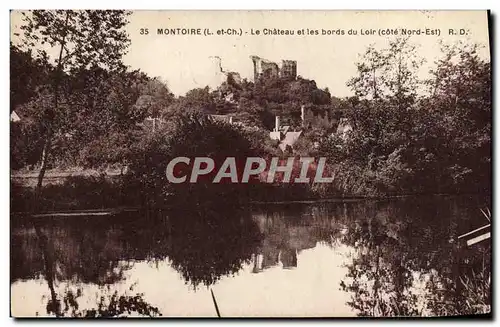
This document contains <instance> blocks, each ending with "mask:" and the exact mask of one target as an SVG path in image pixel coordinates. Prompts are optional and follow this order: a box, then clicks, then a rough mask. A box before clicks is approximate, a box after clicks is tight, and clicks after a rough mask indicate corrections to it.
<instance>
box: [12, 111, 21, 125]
mask: <svg viewBox="0 0 500 327" xmlns="http://www.w3.org/2000/svg"><path fill="white" fill-rule="evenodd" d="M10 121H11V122H13V123H17V122H20V121H21V117H19V115H18V114H17V113H16V111H15V110H13V111H12V112H11V113H10Z"/></svg>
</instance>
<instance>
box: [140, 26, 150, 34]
mask: <svg viewBox="0 0 500 327" xmlns="http://www.w3.org/2000/svg"><path fill="white" fill-rule="evenodd" d="M139 34H141V35H148V34H149V29H147V28H141V29H140V31H139Z"/></svg>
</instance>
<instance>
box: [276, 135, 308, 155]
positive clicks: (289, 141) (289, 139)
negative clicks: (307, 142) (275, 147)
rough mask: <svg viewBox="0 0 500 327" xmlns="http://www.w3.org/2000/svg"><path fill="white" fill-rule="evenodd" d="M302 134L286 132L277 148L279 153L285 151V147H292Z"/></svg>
mask: <svg viewBox="0 0 500 327" xmlns="http://www.w3.org/2000/svg"><path fill="white" fill-rule="evenodd" d="M301 134H302V131H300V132H288V133H286V134H285V138H284V139H283V140H281V142H280V144H279V147H280V149H281V151H285V150H286V147H287V145H289V146H291V147H293V145H294V144H295V142H297V140H298V139H299V137H300V135H301Z"/></svg>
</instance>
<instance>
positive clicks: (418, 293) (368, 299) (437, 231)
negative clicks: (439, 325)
mask: <svg viewBox="0 0 500 327" xmlns="http://www.w3.org/2000/svg"><path fill="white" fill-rule="evenodd" d="M352 209H353V211H352V213H351V215H353V216H357V217H362V218H360V219H356V220H354V221H352V222H351V223H350V224H349V226H348V232H347V233H346V234H345V235H344V236H343V237H342V243H344V244H347V245H349V246H352V247H354V248H355V249H356V254H355V256H354V258H353V259H352V263H350V264H348V265H347V268H348V273H347V275H346V278H345V279H344V280H342V281H341V288H342V289H343V290H344V291H347V292H349V293H351V294H352V301H351V302H350V303H349V305H350V306H352V307H353V308H354V309H356V310H357V312H358V314H359V315H361V316H420V315H439V316H443V315H457V314H459V315H460V314H461V315H463V314H474V313H484V312H487V311H488V309H486V307H488V308H489V303H490V302H489V301H490V300H489V295H488V294H489V292H490V291H489V286H488V285H485V283H486V284H488V283H489V273H488V272H489V271H490V269H491V268H490V266H489V262H490V259H489V250H486V251H482V250H481V249H480V248H481V247H479V248H475V249H467V248H465V247H464V246H463V245H461V244H460V243H458V242H457V241H456V236H457V235H459V234H460V233H459V231H458V228H459V226H463V225H467V224H464V222H465V221H466V219H470V218H468V217H467V215H468V214H469V213H467V212H461V211H459V210H457V209H458V208H457V207H455V206H454V205H440V206H436V203H435V202H432V201H425V200H422V201H421V202H420V203H418V204H415V203H410V202H407V201H401V202H399V203H396V204H394V203H391V205H387V204H383V203H372V204H371V205H363V206H359V207H354V208H352ZM486 246H487V247H488V245H486ZM479 253H482V254H481V255H478V254H479ZM480 258H482V259H480ZM481 263H482V264H485V265H483V266H481ZM478 268H481V269H479V270H478ZM477 271H481V272H482V275H481V278H478V275H477V274H476V278H475V279H474V282H472V279H471V278H470V276H471V274H473V273H474V272H477ZM474 274H475V273H474ZM464 279H466V280H467V281H468V282H464ZM478 284H480V285H478ZM478 293H479V294H481V293H482V294H486V296H481V299H480V300H479V301H478V300H477V299H476V300H474V299H473V298H472V297H473V296H475V295H477V294H478ZM471 303H481V304H482V306H481V308H480V309H478V308H477V306H475V307H474V308H472V307H473V305H471ZM468 308H469V309H468Z"/></svg>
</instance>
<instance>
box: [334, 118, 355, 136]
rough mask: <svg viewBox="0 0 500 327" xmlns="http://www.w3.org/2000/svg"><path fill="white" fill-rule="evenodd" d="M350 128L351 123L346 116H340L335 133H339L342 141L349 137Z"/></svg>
mask: <svg viewBox="0 0 500 327" xmlns="http://www.w3.org/2000/svg"><path fill="white" fill-rule="evenodd" d="M352 130H353V129H352V125H351V124H350V123H349V120H348V119H347V118H340V121H339V125H338V127H337V134H338V135H340V137H341V138H342V139H343V140H344V141H345V140H346V139H347V138H348V137H349V133H350V132H351V131H352Z"/></svg>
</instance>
